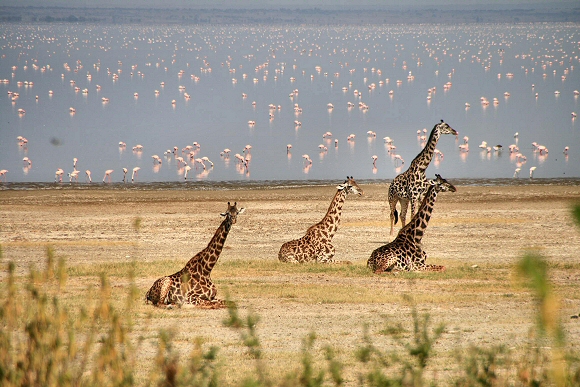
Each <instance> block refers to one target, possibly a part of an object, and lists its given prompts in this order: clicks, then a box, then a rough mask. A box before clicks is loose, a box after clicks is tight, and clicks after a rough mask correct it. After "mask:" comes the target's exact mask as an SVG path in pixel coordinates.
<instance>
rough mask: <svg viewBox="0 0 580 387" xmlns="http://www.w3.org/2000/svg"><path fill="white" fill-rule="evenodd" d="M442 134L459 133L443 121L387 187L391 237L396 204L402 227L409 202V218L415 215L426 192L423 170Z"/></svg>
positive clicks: (396, 219)
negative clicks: (407, 167) (398, 208)
mask: <svg viewBox="0 0 580 387" xmlns="http://www.w3.org/2000/svg"><path fill="white" fill-rule="evenodd" d="M442 134H453V135H455V136H457V135H458V134H459V133H458V132H457V131H456V130H455V129H453V128H452V127H450V126H449V125H447V124H446V123H445V122H443V120H441V122H440V123H439V124H437V125H435V126H434V127H433V129H432V130H431V134H430V135H429V139H428V140H427V144H425V147H424V148H423V150H422V151H421V152H420V153H419V154H418V155H417V156H416V157H415V158H414V159H413V161H411V165H409V169H407V170H406V171H405V172H403V173H401V174H399V175H397V176H396V177H395V179H394V180H393V182H392V183H391V185H390V186H389V195H388V201H389V206H390V208H391V216H390V219H391V235H393V234H394V230H395V224H396V223H397V221H398V214H397V209H396V206H397V202H401V225H402V226H404V225H405V222H406V219H407V209H408V207H409V201H410V202H411V217H412V216H413V214H414V213H415V209H416V206H417V205H418V204H419V202H420V201H421V198H422V196H423V194H424V193H425V191H427V176H426V175H425V170H426V169H427V167H428V166H429V164H430V163H431V160H432V159H433V153H434V151H435V147H436V146H437V142H438V141H439V137H440V136H441V135H442Z"/></svg>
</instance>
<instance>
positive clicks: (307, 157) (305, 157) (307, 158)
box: [302, 155, 312, 165]
mask: <svg viewBox="0 0 580 387" xmlns="http://www.w3.org/2000/svg"><path fill="white" fill-rule="evenodd" d="M302 158H303V159H304V161H305V162H307V163H308V165H310V164H312V159H311V158H310V156H308V155H302Z"/></svg>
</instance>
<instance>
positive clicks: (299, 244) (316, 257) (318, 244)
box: [278, 176, 363, 263]
mask: <svg viewBox="0 0 580 387" xmlns="http://www.w3.org/2000/svg"><path fill="white" fill-rule="evenodd" d="M336 188H337V189H338V191H337V192H336V194H335V195H334V198H333V199H332V202H331V203H330V207H329V208H328V211H327V212H326V215H325V216H324V218H322V220H321V221H320V222H318V223H316V224H315V225H313V226H310V228H308V230H307V231H306V235H304V236H303V237H302V238H300V239H295V240H293V241H290V242H286V243H284V244H283V245H282V247H281V248H280V251H279V252H278V259H279V260H280V261H281V262H291V263H305V262H311V261H315V262H319V263H334V262H336V261H334V260H333V258H334V246H333V245H332V238H333V237H334V234H336V231H337V230H338V225H339V223H340V215H341V214H342V205H343V204H344V201H345V200H346V195H348V194H349V193H353V194H358V195H362V194H363V190H362V189H360V188H359V186H358V185H357V184H356V182H355V181H354V179H353V178H352V176H351V177H347V179H346V180H345V181H344V183H343V184H341V185H339V186H338V187H336Z"/></svg>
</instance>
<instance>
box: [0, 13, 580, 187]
mask: <svg viewBox="0 0 580 387" xmlns="http://www.w3.org/2000/svg"><path fill="white" fill-rule="evenodd" d="M0 32H1V34H0V36H2V39H1V40H0V47H1V52H0V56H1V58H0V79H2V80H3V82H2V83H0V91H2V93H3V96H2V97H1V99H2V102H1V103H0V170H8V172H7V173H6V174H5V176H0V177H1V178H2V179H4V178H5V179H6V181H8V182H12V183H31V182H38V183H48V182H53V181H54V179H55V171H56V170H57V169H58V168H61V169H62V170H63V171H64V173H63V181H64V182H67V183H68V182H69V179H70V178H69V177H68V175H67V174H68V173H71V172H73V171H74V169H73V159H74V158H76V159H77V163H76V169H78V170H79V171H80V172H79V174H78V176H79V177H78V180H79V182H85V170H90V171H91V172H92V179H93V182H97V183H101V182H102V181H103V178H104V176H105V171H106V170H113V172H112V173H111V175H110V177H111V181H112V182H116V183H119V182H121V181H122V180H123V168H127V170H128V173H127V178H128V181H129V182H130V181H131V175H132V171H133V168H135V167H139V168H140V169H139V170H138V172H137V174H136V176H135V181H137V182H140V183H155V182H168V183H174V182H182V181H184V180H185V172H186V167H185V164H184V163H180V162H179V161H178V159H177V157H183V158H184V161H185V162H186V163H187V165H188V167H189V168H191V169H190V170H189V171H188V172H187V173H188V176H187V180H188V181H194V182H195V181H199V180H203V181H206V182H209V183H211V182H225V181H263V180H280V181H303V180H334V179H343V178H344V177H346V176H347V175H349V176H350V175H352V176H354V177H355V179H357V180H358V179H360V180H364V179H366V180H373V179H377V180H389V179H392V178H394V177H395V176H396V175H397V174H398V173H400V172H402V171H404V170H405V169H406V168H407V166H408V165H409V164H410V162H411V160H412V159H413V158H414V157H415V156H416V155H417V153H418V152H419V151H420V150H421V149H422V147H423V145H424V143H423V142H422V140H421V138H420V137H419V135H418V134H417V131H421V133H420V135H422V134H423V129H426V131H427V133H426V136H427V137H428V135H429V132H430V131H431V129H432V128H433V126H434V125H435V124H436V123H438V122H439V121H440V120H441V119H443V120H445V122H447V123H448V124H449V125H450V126H452V127H453V128H454V129H456V130H457V131H459V136H458V137H457V138H455V137H454V136H450V135H446V136H442V137H441V139H440V141H439V143H438V145H437V148H438V150H440V151H441V153H442V154H443V155H444V157H443V158H442V159H436V160H434V161H433V163H432V164H431V166H430V167H429V169H428V175H430V176H431V175H434V174H435V173H440V174H441V175H442V176H444V177H446V178H448V179H453V178H456V179H502V178H512V177H513V176H514V173H515V170H516V168H520V170H521V172H520V174H519V178H520V179H524V178H525V179H528V178H529V173H530V172H529V171H530V168H531V167H535V171H534V177H535V178H578V177H580V123H579V122H578V118H577V119H574V118H573V116H572V113H573V112H575V113H580V108H579V106H578V104H579V98H580V96H579V95H577V90H580V75H579V73H578V66H579V63H578V62H579V61H580V59H579V55H580V54H579V52H580V43H579V41H580V28H579V26H578V25H574V24H557V23H545V24H539V23H538V24H516V25H511V24H510V25H507V24H487V25H486V24H483V25H480V24H473V25H458V26H450V25H411V26H382V27H297V26H278V27H275V26H273V27H272V26H270V27H265V26H256V27H251V26H246V27H239V26H211V27H206V26H203V27H201V26H200V27H196V26H193V27H192V26H154V27H145V26H137V25H135V26H126V25H125V26H111V25H74V24H46V25H43V24H33V25H32V24H31V25H15V24H0ZM31 83H32V84H31ZM355 91H356V94H355ZM575 91H576V93H575ZM15 93H17V94H18V95H15ZM186 95H188V96H189V98H186ZM103 98H105V99H106V100H105V101H103ZM482 98H483V99H484V101H488V102H489V103H488V104H483V103H482ZM494 99H496V100H494ZM349 103H351V104H352V105H354V106H352V107H349ZM466 103H467V104H469V105H470V107H466ZM328 104H332V105H333V106H334V108H332V109H329V108H328ZM270 105H272V106H273V107H274V108H273V109H272V108H271V106H270ZM296 107H297V108H298V109H295V108H296ZM366 107H368V109H367V108H366ZM71 108H72V109H71ZM73 109H74V112H71V110H73ZM300 110H301V111H300ZM250 121H255V124H253V125H250V124H249V122H250ZM326 132H331V133H332V136H331V137H328V138H323V135H324V134H325V133H326ZM368 132H374V134H371V135H369V134H368ZM515 133H518V134H519V136H518V137H517V138H514V134H515ZM351 134H354V135H355V137H354V139H351V140H348V138H349V136H350V135H351ZM19 136H22V137H24V138H26V140H27V143H26V144H23V143H22V142H21V141H19V140H18V139H17V138H18V137H19ZM464 136H467V137H468V138H469V139H468V140H467V141H468V144H469V151H465V150H462V149H460V145H463V144H464V142H465V141H464ZM385 137H390V138H391V139H392V140H393V143H392V144H393V145H395V146H396V148H394V149H389V147H388V145H387V144H385V141H384V138H385ZM336 140H337V141H338V144H337V145H335V141H336ZM482 141H486V142H487V144H488V146H489V147H490V148H491V149H490V150H489V151H488V150H487V149H481V148H479V145H480V144H481V143H482ZM119 142H124V143H126V147H125V148H120V147H119ZM533 142H535V143H537V144H538V145H541V146H544V147H546V148H547V149H548V150H549V152H547V153H546V152H544V151H542V152H540V151H539V150H538V148H534V147H533V146H532V143H533ZM194 143H197V144H199V147H197V146H194ZM288 144H291V145H292V148H291V149H290V152H288V151H287V145H288ZM498 144H501V145H502V146H503V150H502V151H496V150H494V149H493V146H495V145H498ZM512 144H514V145H518V147H519V151H515V152H513V153H511V152H510V150H509V146H510V145H512ZM137 145H141V146H142V150H141V151H133V147H135V146H137ZM246 145H251V148H249V149H246ZM566 146H568V147H569V152H568V155H565V154H564V153H563V151H564V148H565V147H566ZM174 147H177V149H178V150H177V152H176V154H174V153H173V152H170V153H169V154H164V153H166V151H167V150H169V151H172V150H173V149H174ZM186 147H190V148H192V149H186ZM324 147H326V148H324ZM226 148H228V149H230V150H231V152H230V155H229V157H227V156H226V155H223V156H222V155H220V153H221V152H223V150H224V149H226ZM320 148H322V150H321V149H320ZM190 151H193V152H194V154H193V157H192V158H190V157H189V152H190ZM517 153H521V155H522V156H523V157H525V159H524V158H523V157H516V154H517ZM235 154H239V155H240V157H241V158H243V159H245V160H246V161H245V162H244V163H241V162H238V159H237V158H236V156H235ZM153 155H158V156H159V157H160V159H161V164H157V163H154V160H153V158H152V156H153ZM303 155H308V156H309V158H310V159H311V160H312V163H311V164H310V162H308V161H307V160H306V159H305V158H304V157H303ZM395 155H398V156H400V158H402V159H403V160H404V161H405V163H404V164H402V163H401V162H400V159H398V156H397V157H395ZM372 156H377V159H376V163H375V166H373V159H372ZM25 157H27V158H28V160H29V161H26V160H23V159H24V158H25ZM203 157H207V158H208V159H209V160H210V161H211V162H210V161H204V160H201V161H202V162H203V163H204V164H205V169H204V167H203V166H202V164H201V163H199V162H195V159H202V158H203ZM211 163H213V167H212V166H211Z"/></svg>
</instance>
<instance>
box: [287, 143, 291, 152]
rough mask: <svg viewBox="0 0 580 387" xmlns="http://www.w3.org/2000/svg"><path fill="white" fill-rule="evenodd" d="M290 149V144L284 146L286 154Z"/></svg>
mask: <svg viewBox="0 0 580 387" xmlns="http://www.w3.org/2000/svg"><path fill="white" fill-rule="evenodd" d="M290 149H292V144H288V145H286V153H290Z"/></svg>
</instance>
